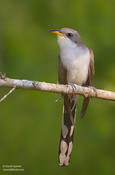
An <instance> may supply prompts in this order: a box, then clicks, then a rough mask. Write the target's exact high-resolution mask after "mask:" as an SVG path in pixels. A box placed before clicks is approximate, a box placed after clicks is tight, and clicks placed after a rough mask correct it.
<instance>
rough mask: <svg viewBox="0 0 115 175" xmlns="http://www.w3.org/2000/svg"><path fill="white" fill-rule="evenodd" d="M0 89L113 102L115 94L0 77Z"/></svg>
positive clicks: (89, 88)
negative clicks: (41, 92)
mask: <svg viewBox="0 0 115 175" xmlns="http://www.w3.org/2000/svg"><path fill="white" fill-rule="evenodd" d="M0 77H1V79H0V87H10V88H17V89H33V90H40V91H46V92H54V93H64V94H79V95H82V96H85V97H88V96H89V97H95V98H101V99H105V100H112V101H115V92H111V91H106V90H101V89H95V88H93V87H83V86H78V85H76V84H75V85H74V89H73V88H72V86H71V85H60V84H53V83H46V82H38V81H29V80H18V79H11V78H7V77H4V76H3V77H2V76H0Z"/></svg>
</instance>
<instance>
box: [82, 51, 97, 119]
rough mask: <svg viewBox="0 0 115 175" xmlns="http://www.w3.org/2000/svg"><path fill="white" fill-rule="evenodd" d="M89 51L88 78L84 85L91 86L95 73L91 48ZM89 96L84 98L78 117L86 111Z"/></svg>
mask: <svg viewBox="0 0 115 175" xmlns="http://www.w3.org/2000/svg"><path fill="white" fill-rule="evenodd" d="M89 52H90V63H89V71H88V79H87V82H86V84H85V85H88V86H92V84H93V77H94V73H95V68H94V54H93V51H92V49H89ZM89 100H90V98H89V97H88V98H84V101H83V105H82V109H81V115H80V117H81V118H83V117H84V115H85V112H86V109H87V107H88V104H89Z"/></svg>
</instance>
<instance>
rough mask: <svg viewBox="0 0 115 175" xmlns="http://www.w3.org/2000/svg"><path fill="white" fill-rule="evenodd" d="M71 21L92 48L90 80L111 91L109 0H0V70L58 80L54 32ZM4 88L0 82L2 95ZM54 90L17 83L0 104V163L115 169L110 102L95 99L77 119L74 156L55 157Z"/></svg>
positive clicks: (114, 72)
mask: <svg viewBox="0 0 115 175" xmlns="http://www.w3.org/2000/svg"><path fill="white" fill-rule="evenodd" d="M62 27H71V28H73V29H76V30H78V32H79V33H80V35H81V36H82V39H83V41H84V43H85V44H86V45H87V46H88V47H91V48H92V49H93V51H94V54H95V70H96V73H95V79H94V86H95V87H97V88H101V89H106V90H112V91H115V1H114V0H101V1H100V0H93V1H92V0H77V1H75V0H71V1H70V0H0V69H1V70H0V71H2V72H4V73H6V76H8V77H11V78H17V79H28V80H38V81H46V82H53V83H56V82H57V56H58V53H59V48H58V46H57V41H56V36H55V35H51V34H50V33H48V30H49V29H52V28H54V29H55V28H56V29H60V28H62ZM8 90H9V89H7V88H0V96H1V97H2V96H3V94H4V93H6V92H7V91H8ZM58 97H59V95H57V94H53V93H46V92H39V91H31V90H16V91H15V92H14V93H13V94H12V95H10V96H9V97H8V98H7V99H6V100H5V101H3V102H2V103H1V104H0V167H1V169H0V174H10V172H2V165H7V164H12V165H17V164H19V165H22V166H23V168H24V169H25V170H24V172H13V174H25V175H27V174H28V175H32V174H38V175H45V174H50V175H53V174H60V175H70V174H78V175H82V174H85V175H90V174H93V175H97V174H98V175H108V174H110V175H114V174H115V103H114V102H110V101H104V100H99V99H92V100H91V103H90V105H89V108H88V111H87V114H86V116H85V118H84V119H83V120H80V119H79V113H80V107H81V102H82V97H80V103H79V106H78V111H77V122H76V131H75V138H74V147H73V151H72V156H71V162H70V165H69V166H68V167H59V166H58V163H57V155H58V143H59V137H60V129H61V116H62V103H63V101H61V102H58V103H55V100H56V99H57V98H58Z"/></svg>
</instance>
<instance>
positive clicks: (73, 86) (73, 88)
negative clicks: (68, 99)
mask: <svg viewBox="0 0 115 175" xmlns="http://www.w3.org/2000/svg"><path fill="white" fill-rule="evenodd" d="M68 85H69V86H71V88H72V90H73V92H74V91H75V90H76V86H75V84H73V83H68Z"/></svg>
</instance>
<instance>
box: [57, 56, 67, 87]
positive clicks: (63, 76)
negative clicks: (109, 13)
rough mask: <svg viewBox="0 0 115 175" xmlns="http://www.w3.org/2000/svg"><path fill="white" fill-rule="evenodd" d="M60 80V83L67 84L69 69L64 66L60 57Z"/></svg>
mask: <svg viewBox="0 0 115 175" xmlns="http://www.w3.org/2000/svg"><path fill="white" fill-rule="evenodd" d="M58 81H59V83H60V84H67V70H66V69H65V68H64V66H63V63H62V61H61V58H60V56H59V58H58Z"/></svg>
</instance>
